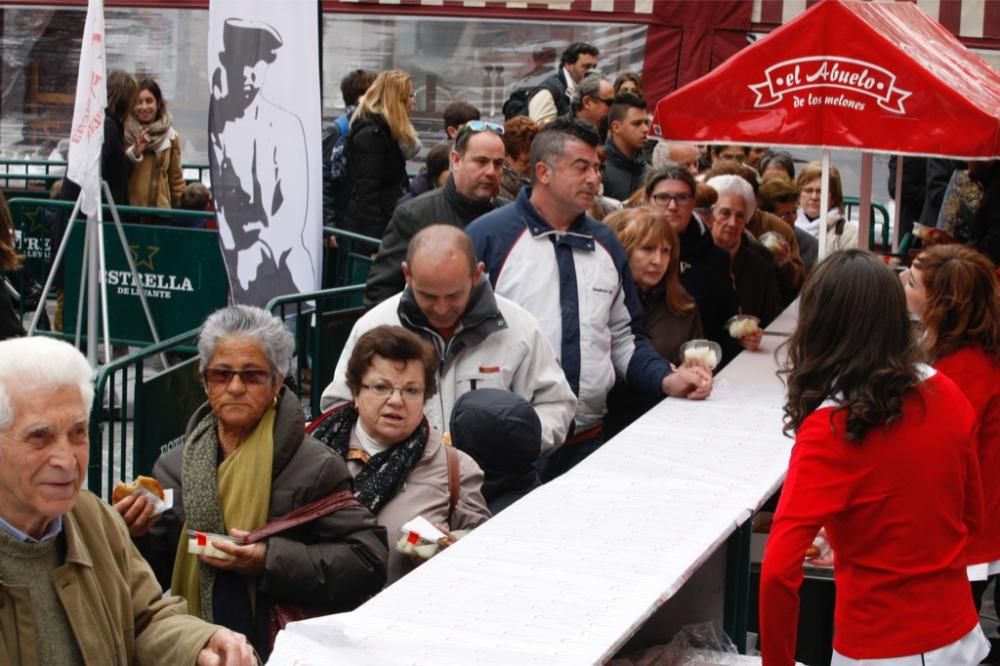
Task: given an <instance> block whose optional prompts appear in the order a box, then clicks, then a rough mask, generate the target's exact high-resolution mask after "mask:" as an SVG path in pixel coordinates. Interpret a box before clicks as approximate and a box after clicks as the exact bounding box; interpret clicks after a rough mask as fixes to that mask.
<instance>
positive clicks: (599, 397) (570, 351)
mask: <svg viewBox="0 0 1000 666" xmlns="http://www.w3.org/2000/svg"><path fill="white" fill-rule="evenodd" d="M530 196H531V192H530V188H527V187H526V188H523V189H522V190H521V192H520V194H518V197H517V200H516V201H514V203H512V204H510V205H508V206H504V207H503V208H500V209H498V210H495V211H492V212H490V213H487V214H486V215H483V216H482V217H480V218H479V219H477V220H476V221H475V222H473V223H472V224H471V225H469V227H468V228H467V229H466V231H467V232H468V234H469V236H471V237H472V241H473V243H474V244H475V246H476V254H477V255H478V257H479V259H480V261H482V262H484V263H485V264H486V270H487V271H488V273H489V279H490V282H491V283H492V285H493V290H494V291H495V292H496V293H497V294H499V295H501V296H505V297H506V298H509V299H510V300H512V301H514V302H515V303H517V304H518V305H520V306H522V307H523V308H524V309H526V310H527V311H528V312H530V313H531V314H533V315H535V317H536V318H537V319H538V322H539V323H540V324H541V326H542V330H543V331H544V332H545V334H546V335H547V336H548V338H549V340H550V341H551V342H552V347H553V349H555V351H556V355H557V356H558V358H559V362H560V364H561V365H562V369H563V372H564V373H565V374H566V379H567V380H569V385H570V387H572V389H573V392H574V393H576V395H577V407H576V416H575V427H576V432H580V431H581V430H585V429H587V428H591V427H593V426H595V425H598V424H600V423H601V421H602V420H603V419H604V413H605V403H606V401H607V395H608V392H609V391H610V390H611V387H612V386H614V383H615V376H616V373H617V375H618V376H619V377H622V378H624V379H625V380H626V381H627V382H628V383H629V384H632V385H633V386H635V387H636V388H638V389H639V390H640V391H642V392H643V393H647V394H649V395H651V396H659V395H662V389H661V383H662V381H663V378H664V377H665V376H666V375H667V374H668V373H669V372H670V365H669V364H668V363H667V361H665V360H664V359H663V358H662V357H661V356H660V355H659V354H657V353H656V351H655V350H654V349H653V347H652V345H651V344H650V343H649V340H648V339H647V338H646V336H645V332H644V331H643V329H642V319H643V312H642V305H641V303H640V301H639V292H638V290H637V289H636V287H635V283H634V282H633V281H632V274H631V272H630V271H629V268H628V258H627V257H626V255H625V250H624V248H622V246H621V243H619V242H618V239H617V238H616V237H615V235H614V232H612V231H611V229H610V228H609V227H607V226H606V225H604V224H601V223H600V222H597V221H596V220H594V219H592V218H590V217H588V216H587V215H586V214H581V215H580V217H578V218H577V219H576V220H575V221H574V222H573V224H572V225H570V227H569V230H568V231H566V232H559V231H556V230H555V229H553V228H552V226H551V225H550V224H549V223H548V222H546V221H545V219H543V218H542V216H541V215H540V214H539V213H538V211H537V210H536V209H535V207H534V206H533V205H532V204H531V201H530V200H529V197H530Z"/></svg>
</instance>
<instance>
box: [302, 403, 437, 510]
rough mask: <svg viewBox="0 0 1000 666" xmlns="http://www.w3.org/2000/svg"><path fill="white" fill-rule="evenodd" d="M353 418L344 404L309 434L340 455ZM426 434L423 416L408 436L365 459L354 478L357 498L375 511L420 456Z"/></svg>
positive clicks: (348, 439)
mask: <svg viewBox="0 0 1000 666" xmlns="http://www.w3.org/2000/svg"><path fill="white" fill-rule="evenodd" d="M357 421H358V410H357V409H356V408H355V407H354V405H352V404H350V403H348V404H346V405H344V406H343V407H341V408H340V409H338V410H337V411H335V412H333V413H332V414H330V416H328V417H327V418H325V419H324V420H323V421H322V422H321V423H320V425H319V427H317V428H316V430H314V431H313V432H312V433H311V434H312V436H313V437H315V438H316V439H318V440H319V441H321V442H323V443H324V444H326V445H327V446H329V447H330V448H331V449H333V450H334V451H336V452H337V454H338V455H340V457H341V458H344V457H346V456H347V451H348V449H350V447H351V432H352V431H353V430H354V425H355V424H356V423H357ZM429 437H430V426H428V425H427V419H426V418H424V419H423V420H421V422H420V425H419V426H417V429H416V430H414V431H413V432H412V433H411V434H410V436H409V437H407V438H406V439H404V440H403V441H402V442H399V443H398V444H394V445H392V446H390V447H389V448H388V449H386V450H385V451H383V452H382V453H379V454H376V455H374V456H372V457H371V458H369V459H368V462H367V463H366V464H365V466H364V468H363V469H362V470H361V471H360V472H358V475H357V476H356V477H354V495H355V497H357V498H358V501H359V502H361V503H362V504H364V505H365V506H366V507H368V509H369V510H370V511H371V512H372V513H374V514H378V512H379V510H380V509H381V508H382V507H383V506H384V505H385V503H386V502H388V501H389V500H390V499H392V498H393V497H395V495H396V492H397V491H398V490H399V487H400V486H401V485H402V484H403V481H404V480H405V479H406V475H407V474H409V473H410V470H411V469H412V468H413V466H414V465H416V464H417V463H418V462H420V459H421V458H422V457H423V456H424V449H425V448H426V447H427V440H428V438H429Z"/></svg>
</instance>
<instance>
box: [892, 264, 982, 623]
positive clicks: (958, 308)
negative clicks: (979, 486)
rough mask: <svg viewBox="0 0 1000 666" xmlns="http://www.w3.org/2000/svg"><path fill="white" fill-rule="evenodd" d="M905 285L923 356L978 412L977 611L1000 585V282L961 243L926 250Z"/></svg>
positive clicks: (972, 545) (971, 548)
mask: <svg viewBox="0 0 1000 666" xmlns="http://www.w3.org/2000/svg"><path fill="white" fill-rule="evenodd" d="M900 279H901V281H902V283H903V291H904V292H905V293H906V305H907V308H908V309H909V311H910V314H912V315H914V316H916V317H919V318H920V322H921V324H922V327H923V335H922V336H921V343H922V346H923V348H924V351H926V352H927V354H928V356H930V358H931V361H932V363H933V364H934V367H935V368H936V369H938V370H940V371H941V372H943V373H945V374H946V375H948V377H950V378H951V379H952V381H954V382H955V384H957V385H958V388H960V389H961V390H962V392H963V393H964V394H965V397H966V398H968V399H969V403H970V404H971V405H972V408H973V409H974V410H975V412H976V419H977V425H978V447H977V450H978V453H979V468H980V469H981V470H982V471H983V498H984V502H983V504H984V508H985V509H986V515H985V521H984V522H983V526H984V528H983V529H982V530H981V531H980V532H979V534H977V535H975V536H974V537H973V538H972V539H970V540H969V545H968V547H967V549H966V563H967V564H968V565H969V580H970V581H972V598H973V601H974V602H975V604H976V609H977V610H978V609H979V608H980V606H981V603H982V596H983V592H984V591H985V590H986V588H987V586H988V585H989V581H990V580H998V579H1000V475H998V474H997V470H998V469H1000V281H998V280H997V275H996V273H995V271H994V268H993V265H992V264H991V263H990V260H989V259H987V258H986V257H985V256H984V255H982V254H980V253H979V252H976V251H975V250H973V249H972V248H968V247H964V246H962V245H936V246H934V247H930V248H927V249H926V250H924V251H923V252H921V253H920V254H919V255H917V257H916V259H914V260H913V265H912V266H911V267H910V269H909V270H907V271H905V272H903V273H902V274H901V275H900Z"/></svg>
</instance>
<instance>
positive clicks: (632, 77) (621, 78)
mask: <svg viewBox="0 0 1000 666" xmlns="http://www.w3.org/2000/svg"><path fill="white" fill-rule="evenodd" d="M629 81H631V82H632V83H634V84H635V87H636V88H637V89H638V92H637V93H635V94H637V95H638V96H639V97H645V96H646V92H645V90H644V89H643V87H642V75H641V74H637V73H636V72H622V73H621V74H619V75H618V78H616V79H615V86H614V88H615V96H617V95H618V93H619V91H620V90H621V87H622V86H623V85H624V84H625V83H627V82H629Z"/></svg>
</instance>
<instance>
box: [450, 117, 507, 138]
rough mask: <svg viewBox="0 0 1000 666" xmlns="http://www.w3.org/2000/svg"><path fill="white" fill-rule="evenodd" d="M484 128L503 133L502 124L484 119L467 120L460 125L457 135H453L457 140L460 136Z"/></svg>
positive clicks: (480, 130)
mask: <svg viewBox="0 0 1000 666" xmlns="http://www.w3.org/2000/svg"><path fill="white" fill-rule="evenodd" d="M484 130H489V131H491V132H495V133H497V134H500V135H503V125H500V124H498V123H491V122H489V121H486V120H470V121H469V122H467V123H465V124H464V125H462V129H460V130H458V135H457V136H456V137H455V140H456V141H457V140H458V139H459V138H460V137H463V136H468V135H469V134H475V133H476V132H482V131H484Z"/></svg>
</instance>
